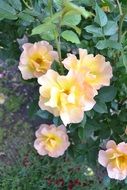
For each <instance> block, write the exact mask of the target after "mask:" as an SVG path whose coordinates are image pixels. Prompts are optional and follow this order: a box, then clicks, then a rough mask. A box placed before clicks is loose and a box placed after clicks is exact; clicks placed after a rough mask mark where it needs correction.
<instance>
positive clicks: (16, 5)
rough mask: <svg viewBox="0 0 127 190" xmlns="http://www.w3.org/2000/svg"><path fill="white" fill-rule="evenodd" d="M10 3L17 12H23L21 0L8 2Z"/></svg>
mask: <svg viewBox="0 0 127 190" xmlns="http://www.w3.org/2000/svg"><path fill="white" fill-rule="evenodd" d="M8 2H9V3H10V4H11V6H12V7H14V8H15V9H16V10H18V11H21V10H22V4H21V1H20V0H8Z"/></svg>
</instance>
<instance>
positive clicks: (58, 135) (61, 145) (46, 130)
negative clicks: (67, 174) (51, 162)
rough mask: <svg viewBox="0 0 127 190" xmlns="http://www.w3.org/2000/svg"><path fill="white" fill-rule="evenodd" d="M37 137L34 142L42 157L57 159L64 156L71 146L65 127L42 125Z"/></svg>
mask: <svg viewBox="0 0 127 190" xmlns="http://www.w3.org/2000/svg"><path fill="white" fill-rule="evenodd" d="M35 135H36V137H37V139H36V140H35V142H34V147H35V149H36V150H37V152H38V154H40V155H42V156H44V155H48V156H51V157H56V158H57V157H59V156H61V155H63V154H64V152H65V150H66V149H67V148H68V147H69V145H70V142H69V140H68V135H67V132H66V128H65V126H64V125H60V126H59V127H56V126H55V125H47V124H42V125H40V128H39V129H38V130H37V131H36V134H35Z"/></svg>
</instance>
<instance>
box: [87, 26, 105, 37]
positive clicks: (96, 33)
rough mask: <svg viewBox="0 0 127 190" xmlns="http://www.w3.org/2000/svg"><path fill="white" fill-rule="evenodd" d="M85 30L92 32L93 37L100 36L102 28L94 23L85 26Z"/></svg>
mask: <svg viewBox="0 0 127 190" xmlns="http://www.w3.org/2000/svg"><path fill="white" fill-rule="evenodd" d="M85 30H86V31H87V32H88V33H91V34H93V35H94V37H102V36H103V33H102V29H101V28H100V27H97V26H94V25H89V26H87V27H85Z"/></svg>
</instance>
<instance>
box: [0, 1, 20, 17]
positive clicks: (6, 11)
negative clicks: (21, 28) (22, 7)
mask: <svg viewBox="0 0 127 190" xmlns="http://www.w3.org/2000/svg"><path fill="white" fill-rule="evenodd" d="M3 18H6V19H9V20H15V19H17V18H18V17H17V15H16V11H15V9H14V8H13V7H11V6H10V5H9V4H8V3H6V2H5V1H3V0H1V1H0V19H3Z"/></svg>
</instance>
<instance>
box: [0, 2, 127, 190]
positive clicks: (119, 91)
mask: <svg viewBox="0 0 127 190" xmlns="http://www.w3.org/2000/svg"><path fill="white" fill-rule="evenodd" d="M106 7H107V8H108V11H107V10H105V8H106ZM126 7H127V3H126V1H124V0H121V1H115V0H112V1H109V0H103V1H102V0H99V1H91V0H90V1H88V0H86V1H83V0H81V1H77V0H73V1H70V0H66V1H62V0H53V1H50V0H49V1H48V0H47V1H44V0H37V1H34V0H16V1H14V0H6V1H4V0H1V2H0V29H1V33H0V47H1V48H0V59H1V60H3V61H5V62H6V67H8V66H10V65H14V64H15V65H16V66H17V65H18V64H17V62H16V61H17V60H18V59H19V55H20V49H21V45H22V43H24V42H23V41H24V40H26V42H27V40H28V41H30V42H35V41H39V40H47V41H49V42H50V43H51V44H52V45H53V46H54V48H56V49H57V50H58V53H59V59H60V61H61V60H62V58H65V55H66V53H69V52H74V53H75V54H77V49H78V48H84V49H85V48H86V49H87V50H88V51H89V52H91V53H93V54H98V53H100V54H102V55H104V56H105V57H106V59H107V60H109V61H110V62H111V64H112V67H113V78H112V81H111V86H110V87H103V88H102V89H101V90H99V94H98V95H97V96H96V105H95V106H94V108H93V109H92V110H91V111H88V112H85V114H84V119H83V121H82V122H81V123H79V124H70V125H69V126H68V130H69V131H70V133H69V138H70V141H71V143H72V145H71V146H70V148H69V149H68V151H67V158H66V159H69V161H67V162H65V161H63V159H64V158H60V159H58V160H56V161H55V160H52V159H48V158H44V159H43V158H40V157H38V156H37V155H36V156H35V153H33V152H32V151H31V153H30V157H29V159H30V160H32V161H31V165H30V167H29V168H25V167H22V166H21V167H19V168H17V167H16V166H15V167H14V168H13V174H14V175H13V176H11V174H12V168H11V167H8V168H7V170H6V171H5V174H4V175H3V177H2V176H1V179H2V183H1V184H0V185H1V189H2V190H8V189H10V184H11V183H10V181H11V182H12V181H13V182H14V184H13V185H14V186H13V185H12V184H11V185H12V186H11V188H12V190H15V189H18V190H20V189H22V190H26V189H27V190H29V189H32V190H34V189H38V190H39V189H48V188H49V189H52V188H53V187H48V184H47V180H45V182H44V181H42V180H41V179H42V178H48V177H49V178H50V177H51V176H53V177H54V171H55V170H56V168H55V166H57V169H58V168H59V167H61V163H62V164H65V165H66V167H65V170H66V171H64V172H63V176H62V178H63V179H64V180H65V183H66V186H65V189H66V188H67V183H68V181H69V180H68V179H69V178H70V179H71V177H72V176H71V173H68V170H67V169H68V168H69V167H72V168H76V167H77V166H76V165H75V164H74V163H75V162H76V163H77V162H82V166H81V168H82V167H84V166H85V165H86V166H88V167H91V168H92V169H93V170H94V171H95V170H96V168H97V157H98V151H99V147H104V145H105V142H107V140H109V139H114V140H115V141H116V142H118V143H119V142H121V141H126V138H127V134H126V131H125V130H126V127H127V28H126V26H127V8H126ZM3 26H4V27H3ZM25 37H26V39H25ZM20 40H21V41H20ZM53 69H54V70H56V71H58V72H59V73H60V74H63V68H61V67H59V64H57V63H55V67H53ZM3 70H4V66H1V65H0V72H3ZM66 72H67V71H65V70H64V73H66ZM22 83H23V84H26V83H27V85H28V84H31V83H33V85H34V84H35V85H36V81H35V80H34V81H33V80H31V81H28V82H26V83H25V82H24V81H22ZM5 85H6V84H5ZM37 88H38V87H37ZM37 91H38V90H37ZM37 93H38V92H37ZM37 93H36V95H35V97H33V99H34V101H35V102H37V101H38V96H37V95H38V94H37ZM9 96H10V99H8V102H6V106H7V109H8V112H11V111H14V112H16V111H17V110H18V106H19V105H20V103H21V101H22V96H20V97H18V98H17V97H14V96H13V95H12V96H11V95H9ZM15 99H17V100H16V102H15ZM30 108H32V109H31V110H32V111H31V110H30V115H31V116H34V117H35V115H36V116H38V117H40V118H41V119H42V122H43V121H46V122H47V123H54V124H55V125H57V126H59V125H60V124H61V120H60V118H59V117H58V118H56V117H54V116H53V115H52V114H50V113H48V112H46V111H42V110H39V111H37V109H38V108H37V107H36V106H33V107H32V105H30ZM36 111H37V112H36ZM0 114H1V113H0ZM38 117H37V118H38ZM0 118H1V115H0ZM1 133H3V132H2V130H1V131H0V134H1ZM1 139H2V137H1V135H0V141H1ZM30 149H32V147H30ZM70 160H71V164H72V165H71V166H69V165H70ZM73 162H74V163H73ZM57 164H58V165H57ZM73 164H74V165H73ZM48 165H49V167H48ZM47 168H48V169H47ZM63 168H64V166H63ZM2 169H3V168H2ZM2 169H1V170H2ZM42 170H43V171H42ZM48 170H49V171H48ZM58 170H59V172H60V169H58ZM47 171H48V172H49V173H48V175H49V176H48V175H47V176H46V174H47ZM50 171H51V172H50ZM80 172H81V175H82V172H83V171H82V170H81V171H80ZM17 173H18V175H17ZM55 175H56V176H55V177H56V178H55V177H54V178H55V180H56V179H58V177H59V176H58V174H55ZM69 175H70V176H69ZM26 176H27V177H28V178H29V179H30V182H29V183H28V181H27V178H26ZM6 178H7V179H8V180H7V181H5V179H6ZM74 178H76V179H77V178H78V179H79V178H82V177H81V176H80V175H79V176H78V175H77V174H74ZM53 180H54V179H53ZM82 180H83V181H85V180H86V179H85V178H83V179H82ZM37 181H38V182H37ZM101 181H102V182H103V185H102V186H103V187H102V189H104V188H105V187H107V189H126V187H125V186H124V185H125V184H124V185H123V184H122V183H117V182H114V181H112V180H109V179H108V178H106V177H105V176H103V179H101ZM42 182H43V183H42ZM125 183H126V180H125ZM34 184H35V185H34ZM107 184H108V185H107ZM27 185H28V187H27ZM96 185H98V184H96ZM89 187H90V186H89ZM55 188H56V189H57V187H54V190H55ZM96 188H97V187H96ZM96 188H94V187H93V189H96ZM80 189H81V188H80ZM86 189H87V187H86ZM91 189H92V187H91Z"/></svg>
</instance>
